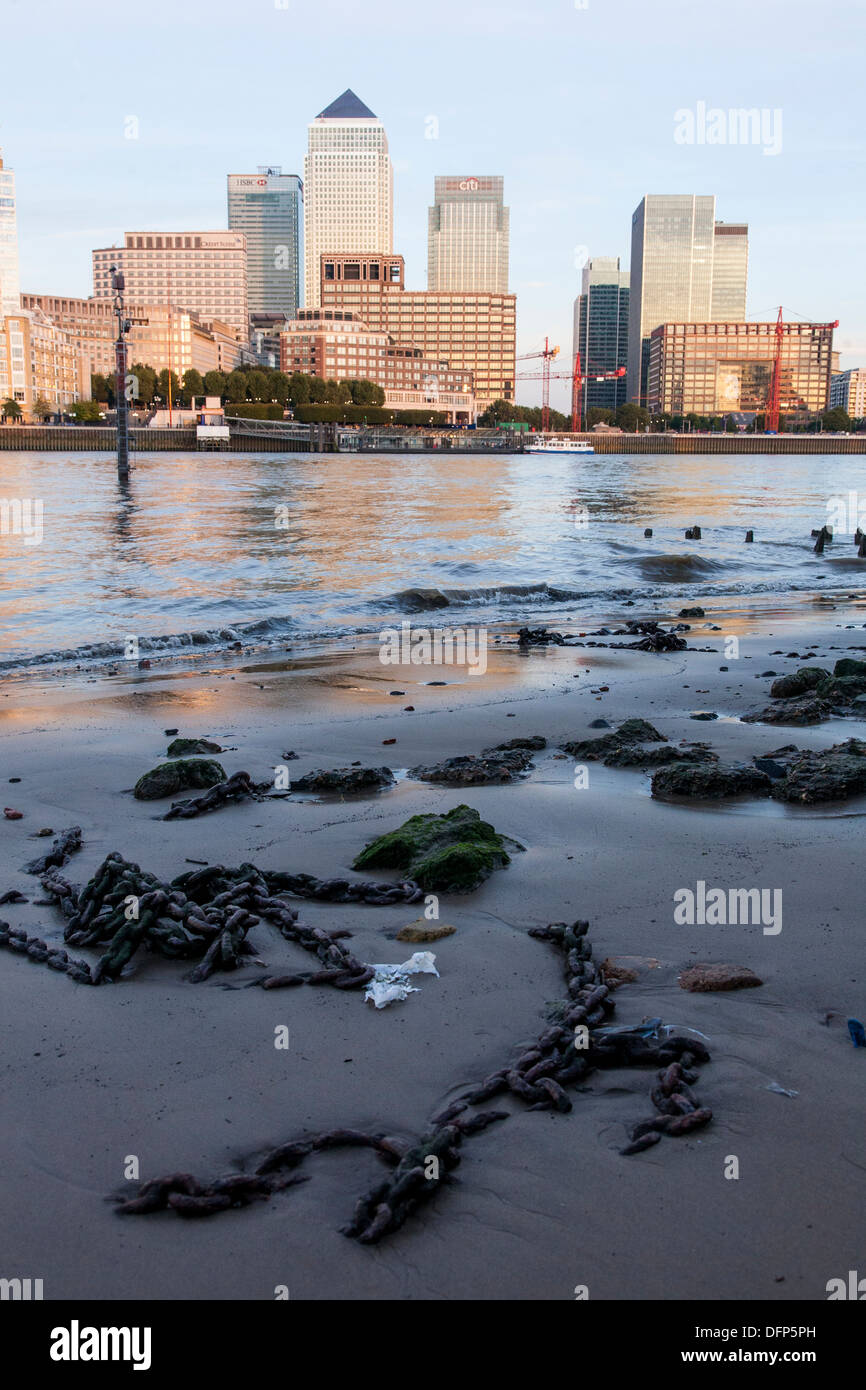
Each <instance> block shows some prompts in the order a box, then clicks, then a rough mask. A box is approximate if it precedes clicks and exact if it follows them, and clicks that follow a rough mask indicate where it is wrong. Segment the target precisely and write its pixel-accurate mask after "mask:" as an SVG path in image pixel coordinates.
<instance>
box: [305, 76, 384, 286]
mask: <svg viewBox="0 0 866 1390" xmlns="http://www.w3.org/2000/svg"><path fill="white" fill-rule="evenodd" d="M393 239H394V173H393V169H392V166H391V159H390V157H389V154H388V138H387V136H386V134H385V127H384V126H383V124H382V122H381V121H380V120H379V118H378V116H376V115H374V114H373V112H372V111H371V110H370V108H369V106H365V104H364V102H363V101H361V99H360V98H359V97H357V96H356V95H355V93H354V92H353V91H352V90H351V88H347V89H346V91H345V92H343V93H342V95H341V96H338V97H337V98H336V100H334V101H332V102H331V104H330V106H326V107H325V109H324V110H323V111H321V112H320V113H319V115H318V116H317V117H316V119H315V120H314V121H312V122H311V123H310V126H309V141H308V146H307V154H306V157H305V159H304V302H305V304H306V306H307V307H308V308H315V307H317V306H318V304H319V303H320V277H321V259H322V255H323V254H325V253H336V252H341V251H342V252H346V251H350V252H362V253H368V252H378V253H388V252H390V251H392V250H393V249H394V248H393Z"/></svg>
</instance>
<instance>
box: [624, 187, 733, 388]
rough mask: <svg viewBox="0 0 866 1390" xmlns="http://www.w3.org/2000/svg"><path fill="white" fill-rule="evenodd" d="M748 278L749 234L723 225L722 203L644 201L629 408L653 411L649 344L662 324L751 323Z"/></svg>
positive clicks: (680, 197)
mask: <svg viewBox="0 0 866 1390" xmlns="http://www.w3.org/2000/svg"><path fill="white" fill-rule="evenodd" d="M726 228H727V229H728V230H725V229H726ZM716 255H718V276H716V274H715V259H716ZM747 270H748V228H747V227H746V226H745V224H743V223H737V224H734V223H730V224H729V223H723V222H719V223H717V222H716V200H715V197H713V196H711V195H698V194H693V193H686V194H648V195H647V196H646V197H645V198H643V199H642V200H641V202H640V204H639V205H638V207H637V208H636V209H635V212H634V215H633V217H632V237H631V292H630V296H629V330H628V340H629V341H628V394H629V400H632V401H635V402H637V403H639V404H641V405H646V404H647V368H648V364H649V340H650V334H651V333H652V332H653V329H655V328H657V327H658V326H659V324H663V323H674V322H677V323H710V322H716V323H719V322H735V321H737V320H742V319H744V318H745V316H746V275H747Z"/></svg>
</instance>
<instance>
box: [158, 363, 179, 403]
mask: <svg viewBox="0 0 866 1390" xmlns="http://www.w3.org/2000/svg"><path fill="white" fill-rule="evenodd" d="M168 375H169V374H168V367H163V369H162V371H161V372H160V374H159V376H158V377H157V380H156V391H157V395H158V396H159V398H160V400H161V401H162V403H163V405H168ZM181 394H182V393H181V386H180V382H179V381H178V377H177V372H172V373H171V403H172V405H179V404H180V399H181Z"/></svg>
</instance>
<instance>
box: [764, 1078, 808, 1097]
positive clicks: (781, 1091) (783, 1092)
mask: <svg viewBox="0 0 866 1390" xmlns="http://www.w3.org/2000/svg"><path fill="white" fill-rule="evenodd" d="M766 1089H767V1090H768V1091H774V1092H775V1093H776V1095H777V1096H791V1097H793V1096H798V1095H799V1094H800V1092H799V1091H789V1090H788V1088H787V1086H780V1085H779V1083H778V1081H771V1082H770V1084H769V1086H768V1087H767V1088H766Z"/></svg>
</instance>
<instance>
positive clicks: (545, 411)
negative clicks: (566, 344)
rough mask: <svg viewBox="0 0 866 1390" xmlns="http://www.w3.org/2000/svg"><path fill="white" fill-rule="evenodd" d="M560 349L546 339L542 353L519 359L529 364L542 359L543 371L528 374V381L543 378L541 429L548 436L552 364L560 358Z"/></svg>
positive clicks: (534, 353)
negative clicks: (530, 360)
mask: <svg viewBox="0 0 866 1390" xmlns="http://www.w3.org/2000/svg"><path fill="white" fill-rule="evenodd" d="M558 354H559V348H558V347H551V346H550V340H549V339H548V338H545V340H544V347H543V348H542V350H541V352H522V353H521V354H520V356H519V357H518V358H517V361H518V362H528V361H529V359H530V358H532V357H540V358H541V359H542V363H541V371H540V372H539V373H531V374H530V373H528V374H527V376H526V379H530V378H531V379H533V380H537V379H538V376H540V377H541V382H542V387H541V429H542V433H544V434H546V433H547V431H548V429H549V428H550V364H551V362H552V361H553V359H554V358H555V357H556V356H558Z"/></svg>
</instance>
